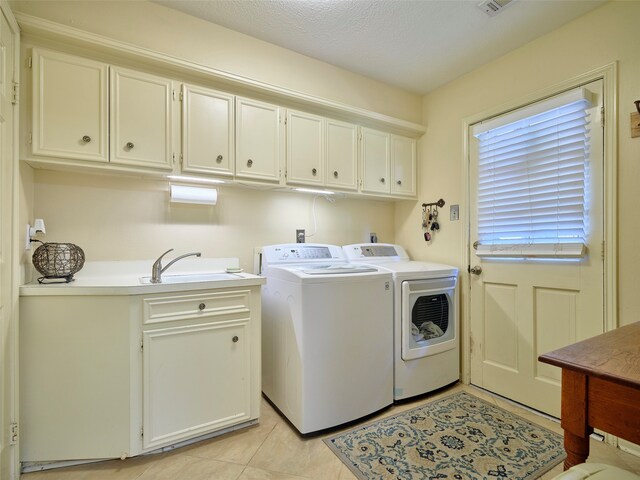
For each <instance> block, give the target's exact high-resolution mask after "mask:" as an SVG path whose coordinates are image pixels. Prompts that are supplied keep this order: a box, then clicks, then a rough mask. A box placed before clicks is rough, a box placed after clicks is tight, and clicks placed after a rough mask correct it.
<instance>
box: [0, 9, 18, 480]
mask: <svg viewBox="0 0 640 480" xmlns="http://www.w3.org/2000/svg"><path fill="white" fill-rule="evenodd" d="M0 7H1V13H2V15H1V17H2V18H0V53H1V55H0V478H6V479H10V478H18V477H19V475H20V474H19V469H20V464H19V462H18V449H17V446H16V445H15V440H14V438H13V433H12V430H11V426H12V424H13V423H15V422H17V415H18V408H17V403H18V391H17V387H18V355H17V354H18V334H17V329H18V322H17V311H16V308H15V304H16V303H17V300H18V298H17V287H16V284H15V282H16V279H15V278H14V276H13V267H14V265H13V258H14V253H13V252H14V248H15V245H14V244H13V241H12V239H13V237H14V235H13V229H14V227H15V226H17V223H16V222H14V218H15V215H14V212H15V211H17V209H16V208H15V203H14V199H15V198H16V195H15V194H14V188H17V185H16V184H15V182H14V178H16V176H15V172H14V168H15V165H16V164H17V156H16V154H15V146H16V142H15V138H16V129H17V122H16V120H17V112H16V108H17V105H14V104H13V83H14V82H17V80H18V78H17V76H18V71H19V69H18V68H17V61H18V58H19V54H18V52H19V49H18V43H19V39H20V35H19V31H18V24H17V23H16V21H15V18H13V15H12V14H11V10H10V9H9V7H8V4H7V3H6V2H4V1H3V2H2V3H0Z"/></svg>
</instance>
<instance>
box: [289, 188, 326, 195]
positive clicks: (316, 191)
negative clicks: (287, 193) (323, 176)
mask: <svg viewBox="0 0 640 480" xmlns="http://www.w3.org/2000/svg"><path fill="white" fill-rule="evenodd" d="M295 190H296V192H305V193H317V194H319V195H335V193H336V192H332V191H331V190H316V189H315V188H296V189H295Z"/></svg>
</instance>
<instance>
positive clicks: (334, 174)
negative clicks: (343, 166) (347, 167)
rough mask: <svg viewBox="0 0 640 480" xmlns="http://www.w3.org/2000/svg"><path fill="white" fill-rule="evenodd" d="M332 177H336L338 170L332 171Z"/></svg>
mask: <svg viewBox="0 0 640 480" xmlns="http://www.w3.org/2000/svg"><path fill="white" fill-rule="evenodd" d="M333 178H338V171H337V170H336V171H334V172H333Z"/></svg>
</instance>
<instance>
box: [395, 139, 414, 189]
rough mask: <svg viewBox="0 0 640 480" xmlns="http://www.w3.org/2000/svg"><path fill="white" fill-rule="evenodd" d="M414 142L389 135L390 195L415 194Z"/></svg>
mask: <svg viewBox="0 0 640 480" xmlns="http://www.w3.org/2000/svg"><path fill="white" fill-rule="evenodd" d="M415 174H416V141H415V140H414V139H413V138H407V137H400V136H398V135H391V193H393V194H395V195H407V196H414V195H415V194H416V175H415Z"/></svg>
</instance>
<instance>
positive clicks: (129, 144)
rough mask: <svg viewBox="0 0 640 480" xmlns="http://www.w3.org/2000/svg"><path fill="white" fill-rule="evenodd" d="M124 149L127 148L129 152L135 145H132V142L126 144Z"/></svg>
mask: <svg viewBox="0 0 640 480" xmlns="http://www.w3.org/2000/svg"><path fill="white" fill-rule="evenodd" d="M125 147H127V148H128V149H129V150H131V149H132V148H133V147H135V145H134V144H133V142H127V144H126V145H125Z"/></svg>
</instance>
